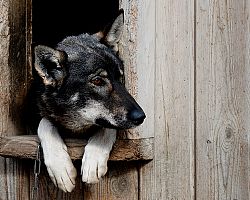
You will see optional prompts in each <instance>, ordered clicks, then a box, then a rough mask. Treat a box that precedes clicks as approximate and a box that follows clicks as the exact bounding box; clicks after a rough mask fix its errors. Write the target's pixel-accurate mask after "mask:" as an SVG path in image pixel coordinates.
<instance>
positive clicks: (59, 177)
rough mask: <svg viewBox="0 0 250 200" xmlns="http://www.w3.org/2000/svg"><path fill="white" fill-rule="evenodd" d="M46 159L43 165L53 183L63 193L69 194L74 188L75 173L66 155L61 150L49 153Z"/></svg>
mask: <svg viewBox="0 0 250 200" xmlns="http://www.w3.org/2000/svg"><path fill="white" fill-rule="evenodd" d="M46 157H47V159H45V165H46V167H47V170H48V173H49V176H50V178H51V180H52V181H53V183H54V184H55V185H57V186H58V187H59V188H60V189H61V190H63V191H64V192H71V191H72V190H73V189H74V188H75V179H76V175H77V172H76V169H75V167H74V165H73V163H72V161H71V159H70V157H69V155H68V153H67V152H66V151H65V150H64V149H62V150H60V151H58V152H50V154H49V155H48V156H45V158H46Z"/></svg>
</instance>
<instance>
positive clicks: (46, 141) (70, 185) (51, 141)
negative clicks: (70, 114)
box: [38, 118, 77, 192]
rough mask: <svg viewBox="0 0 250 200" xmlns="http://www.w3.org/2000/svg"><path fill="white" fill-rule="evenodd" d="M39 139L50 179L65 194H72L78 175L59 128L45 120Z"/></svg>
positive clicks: (39, 131) (39, 130) (41, 125)
mask: <svg viewBox="0 0 250 200" xmlns="http://www.w3.org/2000/svg"><path fill="white" fill-rule="evenodd" d="M38 137H39V139H40V141H41V146H42V149H43V155H44V163H45V165H46V167H47V170H48V173H49V176H50V178H51V179H52V181H53V182H54V184H55V185H57V186H58V187H59V188H60V189H61V190H63V191H64V192H71V191H72V190H73V189H74V187H75V178H76V174H77V173H76V169H75V167H74V165H73V163H72V161H71V159H70V157H69V154H68V152H67V147H66V145H65V144H64V142H63V140H62V138H61V137H60V135H59V133H58V131H57V128H56V127H55V126H54V125H53V124H52V123H51V122H50V121H49V120H47V119H45V118H43V119H42V120H41V121H40V124H39V127H38Z"/></svg>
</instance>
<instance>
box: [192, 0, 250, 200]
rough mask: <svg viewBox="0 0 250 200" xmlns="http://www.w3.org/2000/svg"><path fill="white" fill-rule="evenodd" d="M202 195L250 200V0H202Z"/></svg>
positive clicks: (199, 90) (199, 177) (199, 194)
mask: <svg viewBox="0 0 250 200" xmlns="http://www.w3.org/2000/svg"><path fill="white" fill-rule="evenodd" d="M196 10H197V24H196V28H197V34H196V35H197V42H196V48H197V86H196V87H197V142H196V143H197V149H196V154H197V160H196V166H197V188H196V193H197V199H217V200H224V199H225V200H226V199H242V200H247V199H250V188H249V186H250V179H249V177H250V171H249V169H250V163H249V158H250V151H249V132H250V123H249V118H250V104H249V103H250V102H249V99H250V95H249V94H250V90H249V88H250V84H249V80H250V79H249V77H250V68H249V66H250V62H249V57H250V54H249V52H250V51H249V44H250V43H249V41H250V32H249V23H250V21H249V11H250V7H249V1H231V0H228V1H214V0H213V1H202V0H198V1H197V7H196Z"/></svg>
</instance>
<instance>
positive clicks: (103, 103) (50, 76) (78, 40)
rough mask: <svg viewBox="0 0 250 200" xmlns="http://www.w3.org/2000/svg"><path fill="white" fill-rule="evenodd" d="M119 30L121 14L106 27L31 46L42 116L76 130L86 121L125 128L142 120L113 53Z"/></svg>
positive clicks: (121, 24)
mask: <svg viewBox="0 0 250 200" xmlns="http://www.w3.org/2000/svg"><path fill="white" fill-rule="evenodd" d="M122 29H123V13H121V14H120V15H119V16H118V17H117V18H116V20H115V21H114V23H113V24H112V26H111V28H110V29H109V30H108V31H105V32H99V33H97V34H94V35H88V34H82V35H79V36H72V37H67V38H65V39H64V40H63V41H62V42H60V43H59V44H58V45H57V47H56V48H55V49H52V48H50V47H47V46H37V47H35V69H36V71H37V72H38V74H39V76H40V77H41V78H42V80H43V85H44V90H43V92H42V98H41V101H42V103H41V105H42V110H43V113H46V114H45V115H47V117H49V118H52V119H53V120H55V121H57V122H59V123H61V124H62V125H63V126H65V127H66V128H68V129H71V130H75V131H77V130H81V129H83V128H84V127H86V126H91V125H99V126H102V127H106V128H117V129H127V128H132V127H135V126H137V125H140V124H141V123H142V122H143V120H144V118H145V114H144V112H143V110H142V109H141V108H140V106H139V105H138V104H137V103H136V101H135V100H134V98H133V97H132V96H131V95H130V94H129V93H128V92H127V90H126V89H125V87H124V84H123V83H122V80H123V77H124V72H123V62H122V61H121V60H120V58H119V57H118V56H117V54H116V50H117V43H118V41H119V38H120V35H121V33H122ZM45 117H46V116H45Z"/></svg>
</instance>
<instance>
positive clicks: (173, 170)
mask: <svg viewBox="0 0 250 200" xmlns="http://www.w3.org/2000/svg"><path fill="white" fill-rule="evenodd" d="M155 12H156V50H155V53H156V57H155V59H156V60H155V61H156V63H155V69H156V72H155V93H154V95H155V115H154V117H155V120H154V121H155V125H154V133H155V158H154V160H153V161H152V162H151V163H149V164H146V165H143V166H142V168H141V173H140V177H141V180H140V185H141V186H140V188H141V193H140V199H194V48H193V46H194V1H187V0H185V1H183V0H175V1H172V0H170V1H165V0H157V1H156V11H155Z"/></svg>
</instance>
